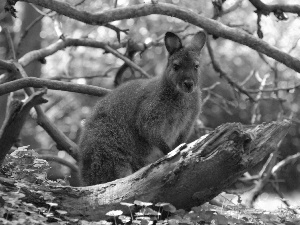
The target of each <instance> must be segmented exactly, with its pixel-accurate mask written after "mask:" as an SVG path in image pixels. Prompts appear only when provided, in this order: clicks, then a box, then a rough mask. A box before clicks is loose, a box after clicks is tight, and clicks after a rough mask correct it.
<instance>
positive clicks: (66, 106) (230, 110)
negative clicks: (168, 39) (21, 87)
mask: <svg viewBox="0 0 300 225" xmlns="http://www.w3.org/2000/svg"><path fill="white" fill-rule="evenodd" d="M66 2H68V3H70V4H73V5H74V4H76V3H75V1H71V0H69V1H66ZM76 2H80V1H79V0H77V1H76ZM143 2H144V0H119V1H118V7H124V6H127V5H133V4H139V3H143ZM160 2H167V3H174V4H177V5H178V6H181V7H185V8H189V9H190V10H192V11H195V12H197V13H199V14H201V15H203V16H205V17H209V18H212V17H213V12H214V9H213V5H212V3H211V1H205V0H200V1H199V0H189V1H187V0H182V1H179V0H165V1H163V0H161V1H160ZM235 2H236V1H235V0H227V1H226V2H225V4H224V8H228V7H230V6H231V5H232V4H234V3H235ZM278 2H281V3H283V4H288V3H294V1H292V0H290V1H272V0H268V1H265V3H278ZM76 7H77V8H78V9H80V10H86V11H89V12H101V11H103V10H105V9H110V8H113V7H114V1H110V0H103V1H92V0H86V1H84V2H83V3H81V4H79V5H78V6H76ZM254 11H255V8H254V7H253V6H252V5H251V3H249V1H242V4H241V5H240V7H238V8H237V9H236V10H235V11H233V12H231V13H229V14H226V15H224V16H222V17H221V18H218V20H219V21H220V22H222V23H224V24H226V25H229V26H232V27H238V28H239V29H243V30H245V31H247V32H249V33H251V34H253V35H255V36H257V34H256V31H257V15H256V13H255V12H254ZM50 14H51V13H50ZM288 16H289V19H288V20H285V21H280V20H278V19H277V18H276V17H275V16H274V15H273V14H272V15H270V16H268V17H265V16H263V17H262V20H261V23H260V25H261V27H262V32H263V40H264V41H266V42H268V43H269V44H271V45H273V46H275V47H278V48H279V49H281V50H282V51H285V52H289V53H290V54H291V55H293V56H295V57H297V58H299V56H300V48H299V42H298V40H299V33H300V26H299V24H300V18H299V17H297V15H294V14H290V15H288ZM54 19H55V20H56V21H59V23H60V26H61V30H62V32H63V35H64V36H65V37H71V38H86V37H88V38H91V39H93V40H97V41H102V42H109V43H117V42H118V38H117V34H116V32H115V31H113V30H112V29H109V28H107V27H104V26H100V27H99V26H91V25H87V24H84V23H81V22H78V21H75V20H73V19H70V18H67V17H63V16H57V15H56V16H53V17H44V18H43V20H42V23H43V28H42V31H41V33H40V37H41V38H42V46H43V47H47V46H48V45H50V44H52V43H54V42H56V41H57V40H58V39H59V37H58V36H57V34H56V32H55V28H54ZM14 22H15V25H14V26H15V28H14V29H15V31H16V32H17V31H18V29H17V26H20V23H22V21H20V19H18V18H17V19H15V21H14ZM112 24H113V25H114V26H116V27H118V28H120V29H129V31H128V35H126V34H125V33H124V32H121V36H120V37H121V42H126V41H127V40H129V39H132V40H134V41H135V42H138V43H149V42H150V41H156V40H158V41H160V42H161V44H160V45H158V46H153V47H150V48H148V49H147V50H146V51H144V52H143V53H141V54H140V53H137V54H136V55H135V56H134V62H135V63H137V64H138V65H139V66H141V67H142V68H143V69H144V70H145V71H147V72H148V73H149V74H151V75H153V76H156V75H158V76H159V75H161V74H162V73H163V70H164V67H165V65H166V58H167V54H166V50H165V48H164V46H163V44H162V41H163V35H164V34H165V32H167V31H173V32H176V33H177V34H178V35H179V36H181V37H184V39H185V38H189V37H190V34H194V33H195V32H197V31H198V30H199V28H198V27H195V26H193V25H190V24H187V23H185V22H184V21H181V20H178V19H176V18H173V17H166V16H160V15H151V16H147V17H141V18H134V19H127V20H122V21H115V22H113V23H112ZM0 43H1V45H0V46H1V47H0V57H1V58H5V54H7V49H6V48H5V47H3V46H4V45H2V44H3V43H5V39H4V37H3V35H1V36H0ZM211 45H212V48H213V50H214V54H215V57H216V59H217V60H218V61H219V62H220V64H221V66H222V69H223V70H225V71H226V72H227V74H228V75H230V76H231V77H233V78H234V80H235V81H236V82H238V83H242V82H243V81H244V80H245V79H246V78H249V77H250V78H249V79H248V81H247V82H246V83H244V84H243V87H244V88H246V89H259V88H260V85H261V79H263V78H264V77H265V76H266V75H269V77H268V79H267V81H266V85H265V87H264V88H274V87H275V85H277V87H278V88H286V87H291V86H294V85H297V84H298V83H299V82H300V81H299V78H300V75H299V74H298V73H296V72H295V71H293V70H291V69H289V68H287V67H286V66H284V65H282V64H279V63H277V62H275V61H274V60H273V59H271V58H269V57H266V56H263V57H261V56H260V55H259V54H258V53H257V52H256V51H254V50H252V49H250V48H248V47H247V46H243V45H240V44H237V43H235V42H232V41H230V40H226V39H222V38H217V37H215V39H212V40H211ZM119 51H120V52H121V53H122V54H125V52H126V48H122V49H119ZM265 61H267V62H268V63H266V62H265ZM46 62H47V63H46V64H45V65H43V67H42V74H41V77H42V78H48V79H59V80H70V81H71V82H75V83H80V84H92V85H97V86H102V87H106V88H113V80H114V76H115V74H116V72H117V69H118V68H119V67H120V66H121V65H122V64H123V61H122V60H121V59H118V58H116V57H115V56H113V55H112V54H109V53H105V52H104V50H102V49H95V48H87V47H69V48H67V49H65V50H64V51H59V52H57V53H55V54H53V55H52V56H49V57H47V58H46ZM124 76H125V78H126V79H134V78H139V77H140V74H139V73H138V72H134V74H132V70H130V69H127V71H126V72H125V74H124ZM84 77H92V78H84ZM75 78H77V79H75ZM202 80H203V87H210V86H211V85H214V84H215V83H216V82H220V84H219V85H217V86H216V87H215V88H214V89H213V90H210V91H204V92H203V99H207V101H205V104H204V105H203V109H202V111H203V112H202V115H201V120H202V122H203V124H204V125H205V126H207V127H213V128H214V127H216V126H218V125H220V124H222V123H225V122H242V123H244V124H251V120H252V117H253V115H254V114H256V120H255V123H262V122H270V121H273V120H279V119H283V118H293V121H294V122H295V123H294V126H293V127H292V128H291V129H290V132H289V135H288V136H287V138H286V139H285V140H284V141H283V143H282V144H281V147H280V159H283V158H284V157H286V156H287V155H290V154H294V153H296V152H298V151H299V147H300V139H299V136H300V135H299V134H300V126H299V123H300V118H299V116H300V114H299V113H300V108H299V107H300V106H299V102H300V99H299V98H300V93H299V89H293V90H290V91H278V92H276V93H274V92H266V93H263V95H262V97H263V99H264V100H262V99H261V101H259V103H258V107H257V111H256V112H254V110H253V109H254V104H253V103H251V102H250V101H249V100H247V97H246V96H245V95H243V94H240V93H238V92H237V91H236V90H234V89H233V88H232V87H231V86H230V85H229V84H228V83H227V81H226V80H224V79H222V78H220V77H219V74H217V73H216V72H215V71H214V70H213V68H212V65H211V61H210V58H209V55H208V53H207V50H206V49H205V50H204V53H203V73H202ZM256 94H257V93H256ZM256 94H253V97H254V98H255V97H256ZM208 97H209V98H208ZM270 98H271V99H270ZM278 98H279V99H278ZM48 99H49V103H48V104H46V105H44V106H43V107H44V110H45V111H46V114H47V115H48V116H49V117H50V118H51V120H52V121H53V122H54V123H55V125H56V126H58V128H59V129H61V130H62V131H63V132H65V133H66V134H67V135H68V136H69V137H70V138H71V139H72V140H73V141H75V142H77V141H78V137H79V134H80V127H81V125H82V123H83V121H84V119H85V118H86V116H87V115H88V114H89V113H90V111H91V107H92V106H93V105H94V104H95V102H96V101H97V97H93V96H87V95H80V94H74V93H67V92H60V91H51V90H49V92H48ZM24 131H25V132H27V133H28V132H29V133H30V134H31V136H32V137H33V138H35V139H36V141H37V142H38V143H40V146H31V147H33V148H39V147H40V148H50V146H51V145H52V144H53V141H52V140H51V139H50V138H49V136H48V135H47V134H46V132H45V131H43V130H42V129H41V128H40V127H36V126H35V125H33V124H32V123H31V124H27V125H26V127H24ZM24 144H26V143H24ZM299 173H300V162H297V163H295V164H294V165H292V166H288V167H286V168H285V170H284V171H283V172H282V174H281V176H282V177H283V178H284V179H285V180H286V183H285V185H284V187H285V188H286V189H287V190H295V188H296V187H299V186H300V176H299ZM288 177H289V178H291V179H288Z"/></svg>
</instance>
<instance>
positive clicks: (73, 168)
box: [38, 154, 79, 173]
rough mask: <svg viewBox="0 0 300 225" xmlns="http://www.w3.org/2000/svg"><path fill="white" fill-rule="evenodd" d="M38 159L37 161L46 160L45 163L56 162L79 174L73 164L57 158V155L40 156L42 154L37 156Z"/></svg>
mask: <svg viewBox="0 0 300 225" xmlns="http://www.w3.org/2000/svg"><path fill="white" fill-rule="evenodd" d="M38 158H39V159H44V160H47V161H54V162H58V163H60V164H62V165H64V166H67V167H69V168H70V169H71V170H73V171H75V172H77V173H79V168H78V166H76V165H75V164H73V163H71V162H69V161H67V160H65V159H63V158H60V157H58V156H57V155H42V154H39V155H38Z"/></svg>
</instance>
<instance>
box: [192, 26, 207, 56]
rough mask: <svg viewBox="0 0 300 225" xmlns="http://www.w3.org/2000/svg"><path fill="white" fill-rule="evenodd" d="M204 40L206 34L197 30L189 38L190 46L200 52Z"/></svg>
mask: <svg viewBox="0 0 300 225" xmlns="http://www.w3.org/2000/svg"><path fill="white" fill-rule="evenodd" d="M205 42H206V34H205V32H203V31H199V32H198V33H197V34H195V35H194V37H193V38H192V40H191V44H190V46H191V48H193V50H195V51H196V52H197V53H199V54H200V51H201V49H202V48H203V46H204V44H205Z"/></svg>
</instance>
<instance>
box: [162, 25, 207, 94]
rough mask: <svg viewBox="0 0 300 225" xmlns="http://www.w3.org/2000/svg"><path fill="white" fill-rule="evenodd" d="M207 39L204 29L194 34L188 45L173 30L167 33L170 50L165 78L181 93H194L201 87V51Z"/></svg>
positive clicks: (166, 41)
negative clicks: (184, 44)
mask: <svg viewBox="0 0 300 225" xmlns="http://www.w3.org/2000/svg"><path fill="white" fill-rule="evenodd" d="M205 41H206V34H205V33H204V32H202V31H200V32H198V33H197V34H195V35H194V37H193V38H192V40H191V42H190V43H189V44H188V45H187V46H183V45H182V43H181V40H180V38H179V37H178V36H177V35H176V34H174V33H171V32H167V33H166V35H165V45H166V48H167V50H168V52H169V59H168V65H167V68H166V72H165V79H166V80H167V81H168V82H170V83H171V85H173V86H174V87H175V89H176V90H178V91H179V92H181V93H192V92H194V91H195V90H196V89H198V88H199V73H200V53H201V49H202V48H203V46H204V44H205Z"/></svg>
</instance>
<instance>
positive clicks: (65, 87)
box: [0, 77, 110, 97]
mask: <svg viewBox="0 0 300 225" xmlns="http://www.w3.org/2000/svg"><path fill="white" fill-rule="evenodd" d="M28 87H34V88H43V87H47V88H48V89H52V90H61V91H69V92H76V93H81V94H88V95H95V96H99V97H103V96H105V95H106V94H107V93H108V92H109V91H110V90H108V89H105V88H101V87H96V86H93V85H82V84H74V83H70V82H64V81H55V80H47V79H42V78H36V77H27V78H21V79H18V80H14V81H11V82H7V83H5V84H1V85H0V95H4V94H8V93H10V92H13V91H17V90H20V89H23V88H28Z"/></svg>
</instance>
